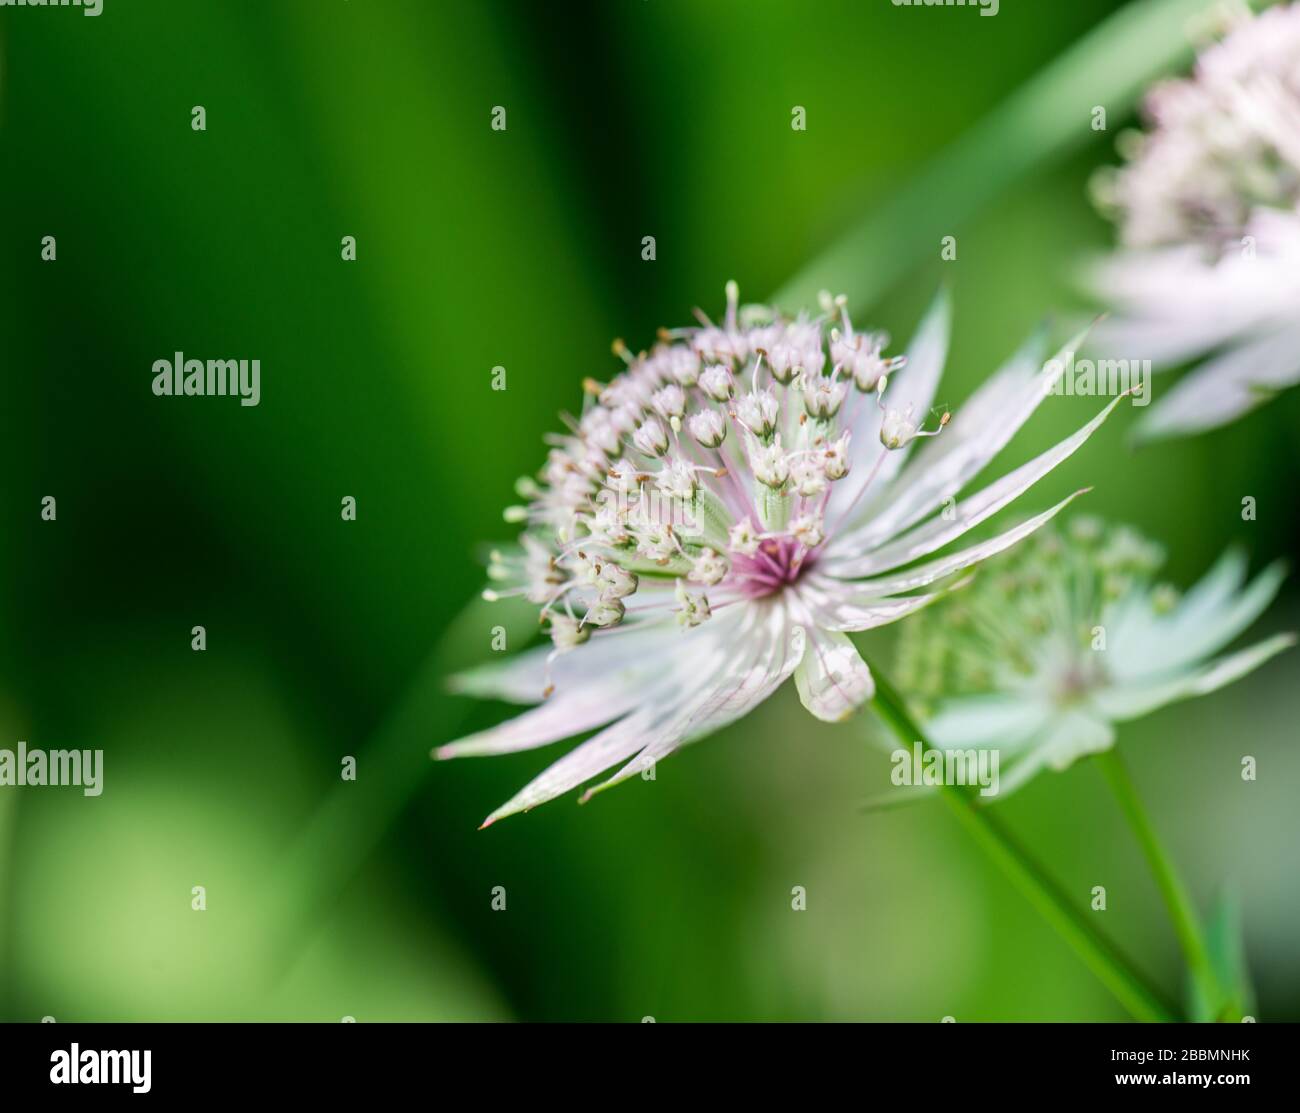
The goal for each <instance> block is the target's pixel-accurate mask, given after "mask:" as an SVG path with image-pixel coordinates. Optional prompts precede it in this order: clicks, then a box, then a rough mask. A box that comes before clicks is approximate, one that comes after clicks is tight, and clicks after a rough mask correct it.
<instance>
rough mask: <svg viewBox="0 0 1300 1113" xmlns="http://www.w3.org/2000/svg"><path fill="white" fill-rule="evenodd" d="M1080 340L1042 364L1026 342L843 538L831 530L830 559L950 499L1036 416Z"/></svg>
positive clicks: (1037, 346)
mask: <svg viewBox="0 0 1300 1113" xmlns="http://www.w3.org/2000/svg"><path fill="white" fill-rule="evenodd" d="M1083 335H1084V334H1082V333H1081V334H1080V335H1079V336H1077V337H1075V338H1074V339H1072V340H1071V341H1070V342H1069V343H1068V344H1067V345H1066V346H1065V347H1064V348H1062V349H1061V351H1060V352H1059V353H1058V354H1057V355H1056V357H1055V358H1054V359H1053V360H1051V361H1049V362H1048V363H1047V364H1046V365H1042V364H1041V363H1039V357H1040V355H1041V340H1040V339H1039V337H1037V336H1035V337H1033V338H1031V339H1030V341H1029V342H1028V343H1027V344H1026V345H1025V346H1024V347H1022V348H1021V350H1020V351H1019V352H1017V353H1016V355H1015V356H1013V357H1012V359H1011V361H1010V362H1009V363H1008V364H1007V365H1006V366H1005V367H1003V368H1002V369H1001V370H1000V371H999V372H998V373H997V374H996V375H995V376H994V377H993V378H992V379H991V380H990V381H989V382H987V383H985V384H984V386H982V387H981V388H980V389H979V390H978V391H976V393H975V394H974V395H973V396H972V397H971V399H970V400H969V401H968V402H966V403H965V405H963V406H960V407H959V408H958V409H957V410H956V412H955V413H954V414H953V418H952V420H951V421H950V422H949V424H948V427H947V428H946V429H944V431H943V433H942V434H940V435H939V436H937V437H932V438H930V439H929V440H927V441H926V442H925V444H924V446H923V447H922V448H921V449H920V450H919V451H918V452H917V453H916V455H915V456H914V457H913V458H912V459H911V460H910V461H909V463H908V466H907V467H906V468H904V469H903V471H902V472H901V473H900V474H899V476H898V477H897V479H895V480H894V482H893V483H892V484H890V485H888V486H887V487H885V488H883V489H879V490H877V491H876V493H875V494H874V496H873V497H870V498H868V499H867V500H866V501H865V505H864V506H863V507H861V508H860V509H859V510H858V511H857V512H855V514H854V516H853V519H852V521H851V522H850V523H848V527H849V528H848V530H847V532H846V531H845V530H844V528H843V527H842V526H840V525H839V524H836V526H835V527H834V533H835V536H834V537H833V539H832V542H831V546H833V548H834V552H835V553H836V554H842V553H849V554H861V553H864V552H867V551H869V550H871V549H874V548H875V547H876V546H878V545H880V544H882V543H883V542H885V541H888V540H889V539H890V538H891V537H896V536H898V534H900V533H901V532H902V531H903V530H905V529H907V528H908V527H909V526H912V525H915V524H916V523H917V522H919V521H921V520H922V519H923V518H925V517H927V516H928V515H930V514H931V513H932V512H933V511H935V510H937V509H938V508H939V507H940V506H941V505H942V504H943V502H944V500H945V499H948V498H956V496H957V495H959V494H960V493H961V490H962V488H963V487H965V486H966V484H967V483H969V482H970V481H971V480H972V479H974V478H975V476H976V475H978V474H979V473H980V472H981V471H982V470H983V469H984V468H985V466H987V464H988V463H989V461H991V460H992V459H993V457H994V456H996V455H997V454H998V453H999V452H1001V451H1002V449H1003V448H1005V447H1006V445H1007V443H1008V442H1009V441H1010V440H1011V438H1012V437H1013V436H1014V435H1015V433H1016V432H1017V431H1018V430H1019V429H1020V427H1021V426H1022V425H1024V423H1025V422H1026V421H1028V420H1029V418H1030V417H1031V416H1032V415H1033V413H1034V411H1035V410H1036V409H1038V406H1039V405H1040V403H1041V402H1042V401H1043V399H1044V398H1045V397H1047V395H1048V394H1049V393H1050V392H1051V389H1052V386H1053V384H1054V383H1055V381H1056V380H1057V379H1059V378H1060V377H1061V375H1063V374H1064V372H1065V366H1066V362H1067V360H1068V359H1069V357H1070V355H1071V354H1072V353H1073V352H1074V351H1075V350H1076V349H1077V347H1078V345H1079V343H1080V342H1081V341H1082V339H1083ZM1040 367H1042V368H1043V369H1042V371H1041V373H1040V372H1039V368H1040ZM832 520H833V519H832ZM855 526H856V528H854V527H855ZM827 551H828V553H829V552H830V551H831V548H830V547H828V550H827Z"/></svg>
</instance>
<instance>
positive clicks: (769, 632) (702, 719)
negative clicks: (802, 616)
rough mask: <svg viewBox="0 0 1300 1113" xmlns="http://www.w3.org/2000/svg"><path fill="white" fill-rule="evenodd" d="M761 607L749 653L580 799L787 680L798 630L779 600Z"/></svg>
mask: <svg viewBox="0 0 1300 1113" xmlns="http://www.w3.org/2000/svg"><path fill="white" fill-rule="evenodd" d="M761 606H762V607H763V608H764V615H763V618H762V621H761V624H760V625H759V627H758V628H757V630H756V632H755V634H754V635H753V636H752V638H751V642H752V652H749V653H748V654H745V655H744V656H743V658H742V659H740V660H738V661H736V662H733V664H732V665H731V667H730V668H729V669H728V672H727V676H726V678H725V679H724V680H723V682H722V683H720V684H719V685H717V687H716V690H715V691H714V692H712V693H711V694H710V696H709V697H708V698H707V699H705V700H703V701H701V702H700V703H699V704H698V705H697V706H695V707H692V708H688V709H686V712H685V714H684V716H683V720H682V721H679V722H677V723H674V724H673V729H672V730H669V731H664V732H663V733H662V734H661V735H660V736H659V737H658V738H655V739H652V740H650V741H648V742H647V744H646V746H645V748H644V749H643V750H642V751H641V752H640V753H639V754H637V756H636V757H635V758H634V759H633V760H632V761H630V762H628V764H627V765H626V766H624V767H623V768H622V769H620V770H619V771H618V772H617V773H616V774H615V775H614V776H612V777H610V778H609V779H608V780H607V781H604V782H603V783H601V784H599V785H596V786H595V787H594V788H591V789H588V790H587V792H585V793H583V796H582V802H584V803H585V802H586V801H587V800H589V799H590V798H591V797H592V796H593V795H595V794H596V793H598V792H603V791H604V790H605V789H607V788H612V787H613V786H614V785H616V784H620V783H621V782H623V781H625V780H627V779H628V778H629V777H631V776H632V775H633V774H635V773H640V772H642V771H643V770H644V769H646V768H647V767H648V766H649V765H650V764H652V763H653V762H657V761H660V760H661V759H663V758H665V757H667V756H668V755H669V754H671V753H673V752H674V751H676V750H678V749H680V748H681V747H682V746H684V745H686V744H688V743H690V742H693V741H695V740H696V739H698V738H703V737H704V736H705V735H708V734H712V733H713V732H714V731H717V730H721V729H722V728H723V727H724V726H726V725H727V724H728V723H732V722H735V721H736V720H737V719H739V718H742V717H743V716H744V715H747V714H748V713H749V712H750V711H751V710H753V709H754V708H755V707H757V706H758V705H759V704H760V703H762V702H763V701H764V700H766V699H767V698H768V697H769V696H770V695H771V694H772V693H773V692H775V691H776V689H777V688H779V687H780V686H781V685H782V684H784V683H785V681H786V680H787V679H789V677H790V674H791V673H792V672H793V671H794V670H795V668H796V667H797V666H798V665H799V662H800V660H801V659H802V657H803V654H804V652H805V644H806V637H805V636H804V632H803V628H802V627H800V626H795V625H792V624H791V623H790V621H789V617H788V614H787V612H786V609H785V606H784V605H783V604H782V603H780V602H779V601H777V600H773V601H772V602H770V603H766V604H762V605H761ZM741 644H742V645H744V644H747V643H741ZM742 653H743V650H742Z"/></svg>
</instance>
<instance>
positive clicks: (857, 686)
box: [794, 626, 876, 723]
mask: <svg viewBox="0 0 1300 1113" xmlns="http://www.w3.org/2000/svg"><path fill="white" fill-rule="evenodd" d="M807 635H808V643H809V644H808V648H807V650H806V651H805V653H804V655H803V661H802V662H800V664H799V667H798V668H797V669H795V672H794V682H795V687H797V688H798V689H799V699H800V700H802V701H803V705H804V707H806V708H807V709H808V710H809V711H811V712H812V714H813V715H814V716H815V717H816V718H818V719H821V720H822V721H823V722H827V723H838V722H841V721H842V720H844V719H847V718H848V717H849V716H850V715H852V714H853V713H854V712H855V711H857V710H858V708H860V707H861V706H862V705H863V704H864V703H866V702H867V701H868V700H869V699H871V697H872V696H873V695H875V694H876V682H875V681H874V680H872V678H871V670H870V669H869V668H867V665H866V662H865V661H863V660H862V658H861V657H860V656H859V655H858V651H857V650H856V649H855V648H854V646H853V643H852V642H851V641H849V639H848V637H847V636H845V635H844V634H839V633H836V632H834V631H830V630H819V629H817V627H815V626H814V627H811V628H810V629H808V630H807Z"/></svg>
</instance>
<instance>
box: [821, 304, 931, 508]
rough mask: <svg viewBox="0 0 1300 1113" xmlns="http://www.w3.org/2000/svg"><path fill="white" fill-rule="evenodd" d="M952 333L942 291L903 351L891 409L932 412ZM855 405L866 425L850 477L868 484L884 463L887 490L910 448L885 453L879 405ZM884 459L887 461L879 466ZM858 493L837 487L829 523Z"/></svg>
mask: <svg viewBox="0 0 1300 1113" xmlns="http://www.w3.org/2000/svg"><path fill="white" fill-rule="evenodd" d="M951 331H952V305H951V301H950V298H949V295H948V291H947V290H946V289H944V288H942V287H941V288H940V290H939V292H938V293H937V294H936V295H935V298H934V301H933V302H932V303H931V304H930V308H929V309H928V310H927V311H926V314H925V316H924V317H923V318H922V319H921V323H920V324H919V325H917V328H916V334H915V335H914V336H913V337H912V340H911V342H910V343H909V344H908V345H907V346H906V347H905V348H904V349H903V350H904V352H906V354H907V366H906V367H904V368H903V369H902V370H901V371H899V372H898V373H897V374H896V375H892V376H890V379H889V384H888V388H887V390H886V394H887V396H888V400H889V405H890V406H893V407H897V408H899V409H902V408H905V407H906V405H907V403H909V402H910V403H911V404H912V405H913V407H914V412H915V413H918V414H924V413H925V412H926V411H927V410H928V409H929V408H930V406H931V404H932V402H933V400H934V393H935V391H936V390H937V389H938V386H939V378H940V376H941V375H942V374H943V365H944V362H945V360H946V359H947V357H948V338H949V335H950V333H951ZM852 401H853V404H854V406H855V408H858V409H857V412H858V414H859V415H860V416H861V418H862V420H860V421H857V422H854V423H853V425H852V430H853V436H852V438H851V439H850V441H849V460H850V462H851V464H852V467H851V469H850V471H849V475H850V476H854V477H856V479H857V481H859V482H861V481H864V480H865V479H866V477H867V476H868V475H869V474H871V473H872V471H873V469H876V465H877V462H879V469H878V470H876V471H875V475H874V478H873V479H872V485H873V487H875V486H879V487H884V486H886V485H887V483H888V481H889V479H890V478H891V477H892V476H893V475H894V474H895V473H896V472H897V471H898V469H899V468H900V467H901V466H902V464H903V462H904V460H906V458H907V455H908V453H909V452H910V451H911V448H910V446H909V447H908V448H904V449H899V450H896V451H893V452H890V451H888V450H886V448H885V446H884V445H882V444H881V443H880V437H879V435H878V434H879V431H880V419H879V415H878V411H877V410H876V404H875V400H874V399H873V398H865V397H860V398H854V399H853V400H852ZM882 454H883V455H884V456H885V459H883V460H880V456H881V455H882ZM857 489H858V488H857V486H856V483H855V482H854V480H853V479H849V480H846V481H845V482H843V483H837V484H836V485H835V487H834V488H833V489H832V493H831V499H830V502H829V503H827V508H826V514H827V520H828V521H838V520H839V518H840V516H841V515H842V514H843V513H844V511H845V510H846V509H848V508H849V505H850V504H851V503H852V502H853V499H854V497H855V494H856V492H857Z"/></svg>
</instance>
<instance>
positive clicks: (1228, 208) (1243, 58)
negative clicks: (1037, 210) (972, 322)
mask: <svg viewBox="0 0 1300 1113" xmlns="http://www.w3.org/2000/svg"><path fill="white" fill-rule="evenodd" d="M1145 108H1146V117H1147V120H1148V122H1149V128H1148V130H1147V131H1146V132H1144V133H1140V134H1134V133H1127V134H1125V136H1124V137H1123V140H1122V142H1121V145H1120V146H1121V151H1122V152H1123V154H1124V155H1125V156H1126V162H1125V164H1124V165H1123V166H1122V167H1120V168H1118V169H1110V170H1106V171H1104V172H1102V173H1101V174H1099V175H1098V177H1097V179H1096V181H1095V183H1094V185H1095V194H1096V197H1097V201H1098V203H1099V205H1100V207H1101V208H1102V210H1103V211H1104V212H1106V213H1107V214H1108V215H1110V216H1112V217H1113V218H1114V219H1115V221H1116V223H1117V225H1118V227H1119V234H1120V241H1121V244H1122V245H1123V247H1124V250H1122V251H1120V252H1118V253H1117V254H1116V255H1114V256H1113V257H1111V258H1109V259H1106V260H1103V261H1101V262H1100V263H1098V264H1095V265H1094V266H1093V267H1092V268H1091V270H1090V273H1089V275H1088V277H1087V283H1088V285H1089V286H1090V287H1091V288H1092V289H1093V290H1094V291H1096V293H1097V294H1098V296H1099V297H1101V298H1102V299H1103V300H1105V301H1106V302H1107V303H1109V304H1110V305H1112V306H1113V307H1114V308H1115V310H1116V315H1115V316H1114V318H1113V319H1112V320H1110V321H1108V322H1106V323H1104V324H1103V325H1102V326H1101V327H1100V328H1098V330H1097V333H1096V336H1095V342H1096V345H1097V347H1098V348H1099V350H1101V351H1103V352H1104V353H1105V354H1107V355H1109V356H1113V357H1115V358H1123V359H1137V360H1151V361H1152V362H1153V364H1154V365H1155V368H1156V369H1157V370H1162V369H1165V368H1168V367H1170V366H1176V365H1178V364H1180V363H1184V362H1186V361H1188V360H1191V359H1194V358H1200V357H1203V356H1206V355H1207V354H1208V355H1209V358H1208V359H1207V360H1206V361H1205V362H1204V363H1202V364H1201V366H1200V367H1198V368H1197V369H1196V370H1195V371H1193V372H1192V373H1191V374H1189V375H1188V376H1187V377H1186V378H1185V379H1183V380H1182V381H1181V382H1179V383H1178V384H1177V385H1176V386H1175V387H1174V388H1173V389H1171V390H1170V391H1168V392H1167V393H1166V394H1165V396H1164V397H1163V398H1162V399H1161V400H1160V401H1159V402H1157V404H1156V405H1155V406H1154V407H1153V408H1152V409H1151V411H1150V413H1148V414H1147V415H1145V416H1144V418H1143V420H1142V421H1141V422H1140V423H1139V425H1138V432H1139V434H1140V435H1142V436H1145V437H1156V436H1169V435H1175V434H1184V433H1194V432H1200V431H1203V430H1206V429H1210V428H1214V427H1216V426H1219V425H1223V424H1225V423H1227V422H1229V421H1232V420H1234V419H1235V418H1237V417H1240V416H1241V415H1243V414H1244V413H1246V412H1248V411H1249V410H1251V409H1254V408H1255V407H1256V406H1258V405H1260V404H1261V403H1262V402H1264V401H1266V400H1267V399H1268V398H1269V397H1271V396H1272V394H1273V393H1275V392H1276V391H1278V390H1280V389H1282V388H1284V387H1287V386H1290V385H1292V384H1294V383H1296V382H1298V381H1300V4H1288V5H1283V6H1279V7H1276V8H1270V9H1268V10H1267V11H1265V12H1263V13H1262V14H1260V15H1258V16H1251V14H1250V12H1249V11H1248V10H1247V9H1245V8H1244V7H1242V8H1241V9H1240V11H1239V15H1238V16H1237V18H1235V19H1233V20H1231V21H1230V22H1229V25H1228V28H1227V33H1226V35H1225V36H1224V37H1223V39H1222V41H1218V42H1215V43H1213V44H1212V45H1210V46H1209V47H1208V48H1207V49H1205V50H1204V51H1203V52H1202V53H1201V55H1200V57H1199V58H1198V59H1197V62H1196V67H1195V70H1194V72H1193V74H1192V76H1191V77H1189V78H1186V79H1182V80H1177V81H1168V82H1164V83H1162V84H1160V85H1157V86H1156V87H1155V88H1154V89H1153V90H1152V91H1151V92H1150V94H1149V95H1148V97H1147V100H1146V105H1145Z"/></svg>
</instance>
